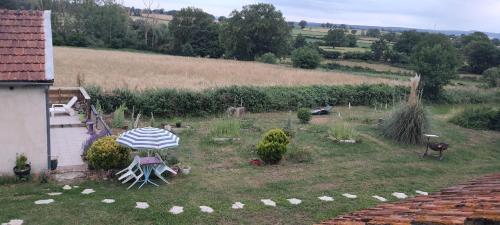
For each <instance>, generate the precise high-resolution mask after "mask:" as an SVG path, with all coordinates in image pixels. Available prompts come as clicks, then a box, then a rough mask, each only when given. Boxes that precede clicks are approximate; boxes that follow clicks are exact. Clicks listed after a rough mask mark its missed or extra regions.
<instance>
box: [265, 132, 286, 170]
mask: <svg viewBox="0 0 500 225" xmlns="http://www.w3.org/2000/svg"><path fill="white" fill-rule="evenodd" d="M288 143H290V141H289V140H288V137H287V136H286V134H285V132H283V130H282V129H278V128H275V129H271V130H269V131H267V132H266V133H265V134H264V136H263V138H262V140H261V141H260V142H259V143H258V144H257V155H259V157H260V159H262V161H264V162H266V163H268V164H276V163H278V162H279V161H281V159H282V158H283V155H284V154H285V153H286V149H287V145H288Z"/></svg>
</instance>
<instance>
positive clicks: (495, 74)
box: [482, 67, 500, 88]
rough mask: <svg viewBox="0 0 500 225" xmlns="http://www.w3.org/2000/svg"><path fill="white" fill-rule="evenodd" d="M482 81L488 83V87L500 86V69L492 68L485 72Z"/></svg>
mask: <svg viewBox="0 0 500 225" xmlns="http://www.w3.org/2000/svg"><path fill="white" fill-rule="evenodd" d="M482 80H483V81H484V82H485V83H486V86H487V87H491V88H492V87H499V86H500V67H492V68H489V69H487V70H485V71H484V72H483V78H482Z"/></svg>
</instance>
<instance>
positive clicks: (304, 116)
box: [297, 108, 312, 124]
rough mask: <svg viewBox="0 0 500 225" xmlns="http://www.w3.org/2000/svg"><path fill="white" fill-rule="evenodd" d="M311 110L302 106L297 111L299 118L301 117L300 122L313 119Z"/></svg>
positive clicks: (307, 121)
mask: <svg viewBox="0 0 500 225" xmlns="http://www.w3.org/2000/svg"><path fill="white" fill-rule="evenodd" d="M311 117H312V115H311V111H310V110H309V109H307V108H300V109H299V110H298V111H297V118H299V120H300V122H301V123H304V124H305V123H309V121H310V120H311Z"/></svg>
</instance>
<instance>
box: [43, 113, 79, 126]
mask: <svg viewBox="0 0 500 225" xmlns="http://www.w3.org/2000/svg"><path fill="white" fill-rule="evenodd" d="M50 127H51V128H55V127H85V124H84V123H82V122H81V121H80V116H79V115H78V114H77V115H74V116H69V115H55V116H51V117H50Z"/></svg>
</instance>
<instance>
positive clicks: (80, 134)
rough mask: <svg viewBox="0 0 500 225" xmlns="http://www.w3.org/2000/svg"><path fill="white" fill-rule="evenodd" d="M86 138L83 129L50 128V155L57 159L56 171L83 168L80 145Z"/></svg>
mask: <svg viewBox="0 0 500 225" xmlns="http://www.w3.org/2000/svg"><path fill="white" fill-rule="evenodd" d="M88 136H89V135H88V134H87V129H86V128H84V127H63V128H54V127H52V128H50V142H51V143H50V144H51V154H52V155H53V156H57V157H58V169H61V168H64V167H66V168H69V167H71V168H80V167H82V168H85V166H84V165H85V163H84V162H83V160H82V157H81V155H82V144H83V142H84V141H85V140H86V139H87V138H88Z"/></svg>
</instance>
